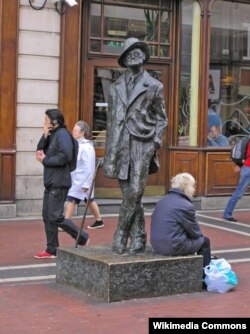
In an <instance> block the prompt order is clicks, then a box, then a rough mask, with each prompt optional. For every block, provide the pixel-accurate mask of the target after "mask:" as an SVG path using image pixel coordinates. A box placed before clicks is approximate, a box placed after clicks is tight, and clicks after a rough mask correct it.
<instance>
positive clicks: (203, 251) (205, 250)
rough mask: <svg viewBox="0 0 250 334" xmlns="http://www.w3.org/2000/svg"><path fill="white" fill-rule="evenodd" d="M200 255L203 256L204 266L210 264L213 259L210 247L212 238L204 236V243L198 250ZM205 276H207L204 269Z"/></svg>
mask: <svg viewBox="0 0 250 334" xmlns="http://www.w3.org/2000/svg"><path fill="white" fill-rule="evenodd" d="M197 254H198V255H202V256H203V268H205V267H206V266H208V265H209V263H210V261H211V249H210V240H209V239H208V238H207V237H204V243H203V245H202V246H201V248H200V249H199V250H198V251H197ZM203 277H205V274H204V270H203Z"/></svg>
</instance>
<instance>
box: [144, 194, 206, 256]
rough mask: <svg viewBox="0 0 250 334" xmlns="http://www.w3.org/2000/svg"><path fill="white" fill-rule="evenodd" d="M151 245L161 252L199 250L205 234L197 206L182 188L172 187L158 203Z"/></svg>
mask: <svg viewBox="0 0 250 334" xmlns="http://www.w3.org/2000/svg"><path fill="white" fill-rule="evenodd" d="M150 241H151V245H152V247H153V249H154V250H155V251H156V252H157V253H159V254H161V255H188V254H194V253H196V252H197V251H198V250H199V249H200V247H201V246H202V244H203V243H204V237H203V235H202V232H201V230H200V227H199V225H198V222H197V220H196V216H195V207H194V205H193V204H192V202H191V201H190V199H189V198H188V197H187V196H186V195H185V194H184V192H182V191H181V190H179V189H171V190H170V191H169V192H168V194H167V195H166V196H164V197H163V198H162V199H161V200H160V201H159V202H158V203H157V204H156V207H155V209H154V212H153V214H152V217H151V237H150Z"/></svg>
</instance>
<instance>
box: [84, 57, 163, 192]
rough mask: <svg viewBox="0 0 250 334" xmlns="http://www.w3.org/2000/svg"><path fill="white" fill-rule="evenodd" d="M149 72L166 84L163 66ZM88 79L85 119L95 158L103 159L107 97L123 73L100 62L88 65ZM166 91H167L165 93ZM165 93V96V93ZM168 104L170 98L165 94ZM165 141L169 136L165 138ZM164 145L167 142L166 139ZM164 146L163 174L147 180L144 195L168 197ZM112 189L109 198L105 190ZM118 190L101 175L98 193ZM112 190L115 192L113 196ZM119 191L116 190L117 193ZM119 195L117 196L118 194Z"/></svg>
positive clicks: (114, 63) (152, 67)
mask: <svg viewBox="0 0 250 334" xmlns="http://www.w3.org/2000/svg"><path fill="white" fill-rule="evenodd" d="M146 69H147V71H148V72H149V73H150V74H151V75H152V76H153V77H155V78H157V79H158V80H159V81H161V82H163V83H164V82H165V83H167V82H168V81H167V67H166V66H161V65H147V67H146ZM84 72H85V77H84V85H83V99H82V101H83V111H82V113H83V115H82V118H83V119H84V120H86V121H87V122H88V123H89V125H90V127H91V128H92V138H93V141H94V146H95V150H96V156H97V158H98V157H103V156H104V151H105V140H106V135H107V134H106V119H107V117H106V116H107V113H108V95H109V89H110V85H111V84H112V83H113V82H115V81H116V80H117V79H118V78H119V76H120V75H121V74H122V73H123V72H124V69H123V68H121V67H119V66H118V64H117V61H116V60H111V59H109V60H107V59H106V60H104V59H103V60H100V59H92V60H89V61H88V62H87V63H86V66H85V71H84ZM164 90H165V91H166V89H164ZM165 93H166V92H165ZM165 100H166V101H167V97H166V94H165ZM165 137H166V136H165ZM164 142H165V139H164ZM164 146H165V145H163V147H162V149H161V150H160V151H159V152H158V153H159V160H160V165H161V168H160V172H158V173H157V174H152V175H150V176H149V179H148V187H146V191H145V193H146V194H148V195H154V196H157V195H163V194H165V184H166V172H165V171H166V168H165V165H166V162H165V161H166V149H165V148H164ZM105 188H109V192H108V193H109V194H107V191H106V192H105V191H104V189H105ZM117 188H119V185H118V182H117V181H116V180H112V179H108V178H106V177H104V175H103V173H102V171H100V172H99V173H98V176H97V178H96V191H97V193H98V189H99V190H100V189H102V191H101V193H105V195H104V196H105V197H107V195H110V194H112V193H113V194H114V193H116V192H117ZM112 189H113V190H114V192H112ZM115 189H116V190H115ZM116 195H117V193H116Z"/></svg>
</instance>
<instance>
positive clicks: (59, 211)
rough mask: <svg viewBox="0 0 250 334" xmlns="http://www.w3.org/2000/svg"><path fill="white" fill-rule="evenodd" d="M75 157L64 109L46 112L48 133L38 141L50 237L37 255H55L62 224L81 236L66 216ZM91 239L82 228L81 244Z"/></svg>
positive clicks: (38, 158)
mask: <svg viewBox="0 0 250 334" xmlns="http://www.w3.org/2000/svg"><path fill="white" fill-rule="evenodd" d="M72 157H73V142H72V139H71V136H70V134H69V132H68V131H67V129H66V126H65V124H64V116H63V113H62V112H61V111H60V110H59V109H48V110H46V112H45V119H44V134H43V135H42V137H41V139H40V140H39V143H38V145H37V152H36V159H37V160H38V161H40V162H41V163H42V164H43V166H44V187H45V190H44V198H43V211H42V215H43V221H44V224H45V233H46V239H47V248H46V250H45V251H44V252H41V253H38V254H36V255H35V256H34V257H35V258H37V259H47V258H55V257H56V250H57V247H59V241H58V227H60V228H62V229H63V230H64V231H65V232H67V233H69V234H70V235H71V236H72V237H73V238H74V239H76V238H77V235H78V232H79V229H78V228H77V226H76V225H75V224H73V222H72V221H71V220H69V219H64V215H63V212H64V203H65V200H66V197H67V193H68V190H69V188H70V187H71V175H70V167H69V163H70V161H71V160H72ZM88 240H89V237H88V234H87V233H86V232H83V231H82V232H81V235H80V238H79V240H78V243H79V245H82V246H83V245H86V244H87V242H88Z"/></svg>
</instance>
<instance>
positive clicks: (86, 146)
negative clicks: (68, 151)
mask: <svg viewBox="0 0 250 334" xmlns="http://www.w3.org/2000/svg"><path fill="white" fill-rule="evenodd" d="M78 144H79V149H78V155H77V166H76V169H75V170H74V171H73V172H71V180H72V186H71V188H70V189H69V192H68V196H72V197H75V198H78V199H80V200H84V199H85V198H87V196H88V192H85V191H84V190H83V188H88V189H90V187H91V183H92V180H93V176H94V173H95V149H94V146H93V142H92V141H91V140H88V139H86V138H80V139H78ZM93 197H94V189H93V191H92V194H91V198H93Z"/></svg>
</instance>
